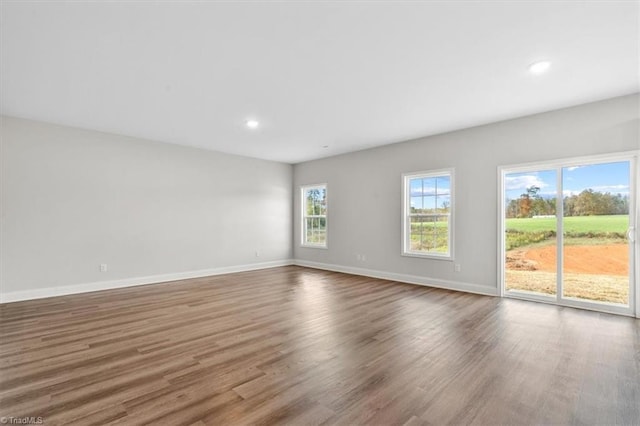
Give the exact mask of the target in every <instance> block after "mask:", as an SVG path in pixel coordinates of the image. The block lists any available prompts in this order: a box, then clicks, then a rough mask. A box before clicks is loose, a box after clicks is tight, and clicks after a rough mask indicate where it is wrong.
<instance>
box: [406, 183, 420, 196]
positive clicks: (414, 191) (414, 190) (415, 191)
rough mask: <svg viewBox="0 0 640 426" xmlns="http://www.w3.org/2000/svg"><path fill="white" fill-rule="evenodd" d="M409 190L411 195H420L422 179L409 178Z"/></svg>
mask: <svg viewBox="0 0 640 426" xmlns="http://www.w3.org/2000/svg"><path fill="white" fill-rule="evenodd" d="M409 188H410V189H409V190H410V196H411V197H421V196H422V179H410V180H409Z"/></svg>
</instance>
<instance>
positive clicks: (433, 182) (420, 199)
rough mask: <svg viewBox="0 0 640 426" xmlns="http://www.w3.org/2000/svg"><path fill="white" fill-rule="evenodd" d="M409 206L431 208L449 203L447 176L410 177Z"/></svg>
mask: <svg viewBox="0 0 640 426" xmlns="http://www.w3.org/2000/svg"><path fill="white" fill-rule="evenodd" d="M410 185H411V207H415V208H417V209H433V208H435V207H436V206H437V207H438V208H442V207H443V203H445V205H451V195H450V194H451V180H450V178H449V177H445V176H442V177H430V178H418V179H411V180H410Z"/></svg>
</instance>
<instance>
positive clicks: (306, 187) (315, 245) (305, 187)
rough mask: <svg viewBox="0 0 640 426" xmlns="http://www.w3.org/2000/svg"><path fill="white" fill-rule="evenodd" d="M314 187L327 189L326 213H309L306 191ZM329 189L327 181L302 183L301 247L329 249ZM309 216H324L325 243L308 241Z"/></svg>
mask: <svg viewBox="0 0 640 426" xmlns="http://www.w3.org/2000/svg"><path fill="white" fill-rule="evenodd" d="M312 189H324V191H325V214H324V215H311V216H309V215H307V214H306V211H307V208H306V207H307V204H306V197H305V193H306V192H307V191H309V190H312ZM328 213H329V189H328V185H327V184H326V183H315V184H307V185H300V218H301V220H300V247H305V248H316V249H328V248H329V218H328V216H329V215H328ZM307 218H324V223H325V225H324V229H325V238H324V244H322V243H312V242H307V241H306V237H307V232H306V224H307Z"/></svg>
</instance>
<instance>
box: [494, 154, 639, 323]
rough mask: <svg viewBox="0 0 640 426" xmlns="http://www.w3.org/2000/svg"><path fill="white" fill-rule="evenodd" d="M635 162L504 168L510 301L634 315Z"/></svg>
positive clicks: (504, 264)
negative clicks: (555, 304) (517, 299)
mask: <svg viewBox="0 0 640 426" xmlns="http://www.w3.org/2000/svg"><path fill="white" fill-rule="evenodd" d="M634 176H635V158H634V156H632V155H626V156H619V157H610V158H608V159H587V160H582V161H572V162H558V163H549V164H543V165H534V166H530V165H528V166H520V167H507V168H503V169H501V194H502V196H501V198H502V209H501V219H500V223H501V229H500V232H501V243H502V244H501V249H500V256H501V281H502V291H503V294H504V295H506V296H511V297H518V298H524V299H531V300H536V301H545V302H551V303H558V304H562V305H567V306H575V307H582V308H587V309H595V310H601V311H607V312H613V313H621V314H628V315H632V314H633V313H634V309H635V306H634V305H635V303H634V292H635V287H636V286H635V282H634V281H635V279H634V275H635V261H634V259H635V248H636V243H635V226H634V225H635V218H636V215H635V212H636V210H635V196H634V186H635V182H634Z"/></svg>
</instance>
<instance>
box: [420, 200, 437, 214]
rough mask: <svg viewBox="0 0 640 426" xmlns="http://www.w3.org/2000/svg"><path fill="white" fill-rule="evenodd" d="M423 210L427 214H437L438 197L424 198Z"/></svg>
mask: <svg viewBox="0 0 640 426" xmlns="http://www.w3.org/2000/svg"><path fill="white" fill-rule="evenodd" d="M423 208H424V212H425V213H435V209H436V197H435V196H431V197H424V201H423Z"/></svg>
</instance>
